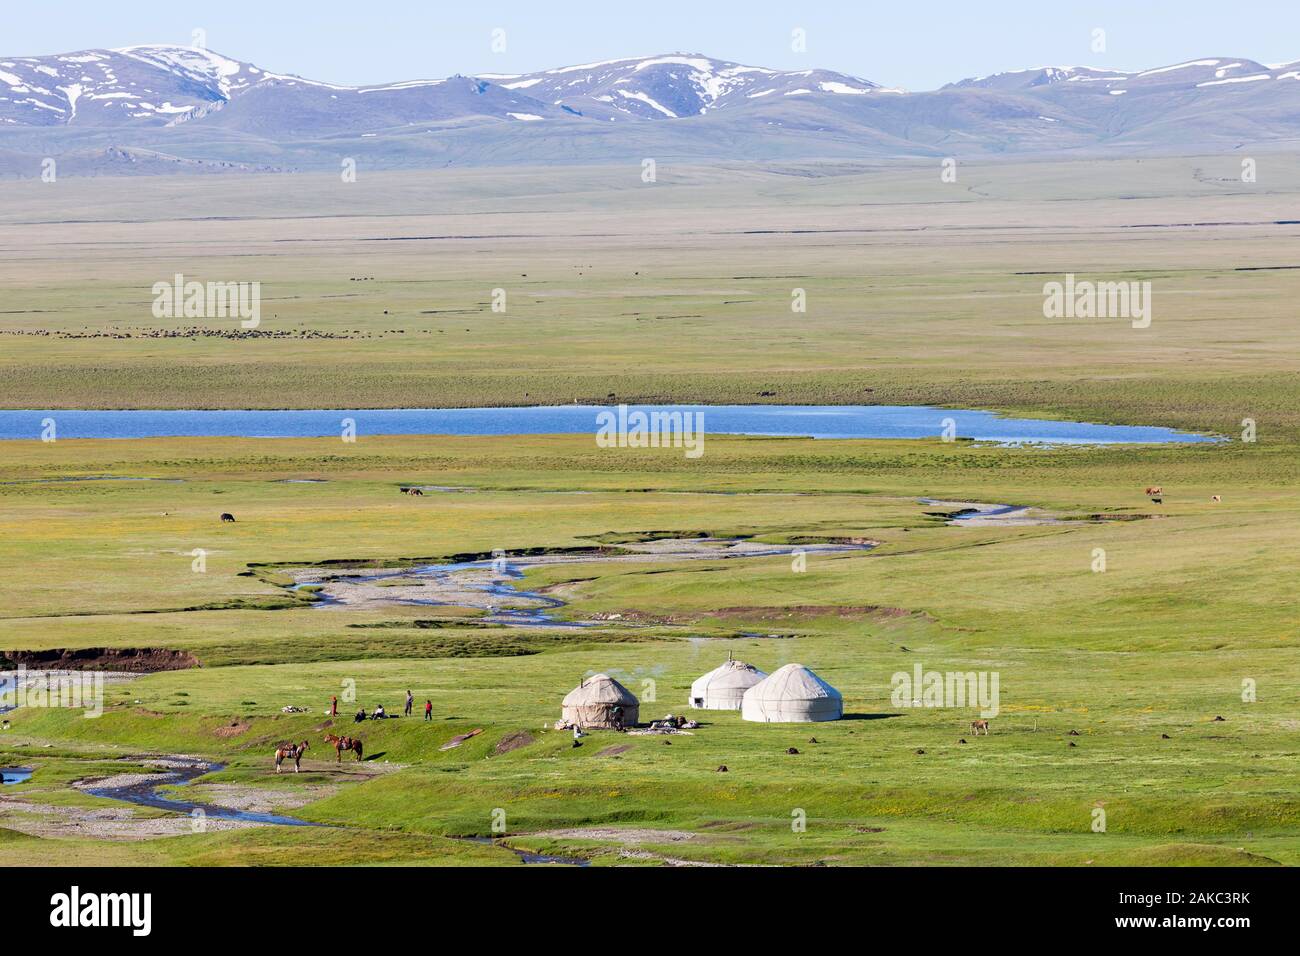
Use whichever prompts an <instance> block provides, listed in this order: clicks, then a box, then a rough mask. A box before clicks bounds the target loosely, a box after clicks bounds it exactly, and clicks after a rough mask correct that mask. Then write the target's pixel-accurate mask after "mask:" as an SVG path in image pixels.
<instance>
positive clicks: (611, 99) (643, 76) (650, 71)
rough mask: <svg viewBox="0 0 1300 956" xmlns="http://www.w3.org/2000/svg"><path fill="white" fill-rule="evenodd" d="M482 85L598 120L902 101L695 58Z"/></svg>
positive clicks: (839, 82)
mask: <svg viewBox="0 0 1300 956" xmlns="http://www.w3.org/2000/svg"><path fill="white" fill-rule="evenodd" d="M482 78H483V79H485V80H488V81H490V82H493V83H497V84H499V85H501V86H503V87H505V88H506V89H508V90H517V91H523V92H526V93H527V94H528V95H529V96H532V97H534V98H535V99H538V100H542V101H543V102H547V103H551V104H553V105H555V106H560V107H567V108H568V109H569V111H571V112H578V113H581V114H582V115H584V116H592V117H596V118H599V119H605V120H608V119H617V118H619V117H629V118H635V119H650V120H662V119H680V118H682V117H684V116H700V115H703V114H705V113H707V112H709V111H710V110H720V109H726V108H728V107H734V106H741V105H746V104H749V103H752V102H753V101H754V100H758V99H761V98H763V97H769V96H776V97H780V96H807V95H829V96H863V95H870V94H879V93H900V92H902V91H901V90H886V89H885V88H884V87H882V86H880V85H879V84H877V83H873V82H871V81H870V80H864V79H860V78H859V77H856V76H847V75H845V74H843V73H833V72H831V71H829V70H802V71H798V72H789V71H787V72H782V71H779V70H768V69H764V68H763V67H758V66H743V65H741V64H739V63H730V62H727V61H725V60H714V59H711V58H710V57H707V56H702V55H700V54H698V53H696V54H671V55H668V56H651V57H639V58H632V59H624V60H606V61H604V62H601V63H586V64H582V65H579V66H565V67H560V68H558V69H554V70H546V71H544V72H541V73H527V74H518V75H502V74H483V76H482Z"/></svg>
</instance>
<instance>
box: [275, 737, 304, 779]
mask: <svg viewBox="0 0 1300 956" xmlns="http://www.w3.org/2000/svg"><path fill="white" fill-rule="evenodd" d="M306 750H307V741H305V740H304V741H303V742H302V743H300V744H283V745H281V746H279V747H277V748H275V772H276V773H279V772H280V764H282V763H284V761H285V760H286V759H288V760H292V761H293V772H294V773H297V772H298V771H299V770H300V769H301V767H300V764H301V763H302V755H303V754H304V753H305V752H306Z"/></svg>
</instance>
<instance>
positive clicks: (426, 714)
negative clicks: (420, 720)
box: [424, 700, 433, 720]
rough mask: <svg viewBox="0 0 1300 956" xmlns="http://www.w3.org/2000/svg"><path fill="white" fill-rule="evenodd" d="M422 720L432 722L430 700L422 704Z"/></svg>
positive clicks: (431, 702)
mask: <svg viewBox="0 0 1300 956" xmlns="http://www.w3.org/2000/svg"><path fill="white" fill-rule="evenodd" d="M424 719H425V720H433V701H431V700H426V701H425V702H424Z"/></svg>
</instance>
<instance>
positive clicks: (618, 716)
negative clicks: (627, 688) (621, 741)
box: [614, 704, 623, 730]
mask: <svg viewBox="0 0 1300 956" xmlns="http://www.w3.org/2000/svg"><path fill="white" fill-rule="evenodd" d="M614 729H615V730H622V729H623V705H622V704H615V705H614Z"/></svg>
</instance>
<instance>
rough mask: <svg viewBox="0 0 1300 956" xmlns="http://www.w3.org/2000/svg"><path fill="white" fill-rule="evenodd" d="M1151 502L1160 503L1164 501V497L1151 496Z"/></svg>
mask: <svg viewBox="0 0 1300 956" xmlns="http://www.w3.org/2000/svg"><path fill="white" fill-rule="evenodd" d="M1151 503H1152V504H1153V505H1162V504H1164V503H1165V499H1164V498H1152V499H1151Z"/></svg>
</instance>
